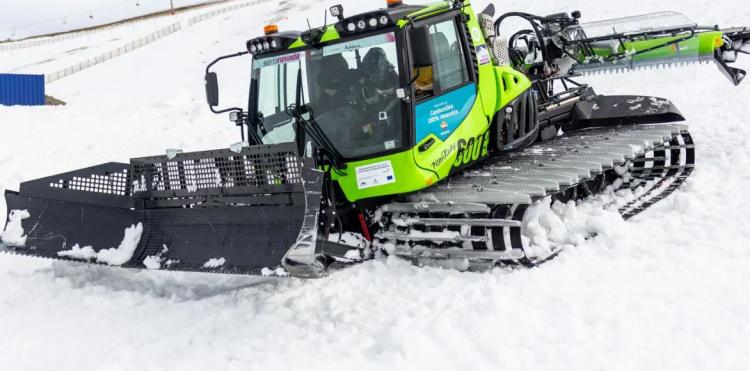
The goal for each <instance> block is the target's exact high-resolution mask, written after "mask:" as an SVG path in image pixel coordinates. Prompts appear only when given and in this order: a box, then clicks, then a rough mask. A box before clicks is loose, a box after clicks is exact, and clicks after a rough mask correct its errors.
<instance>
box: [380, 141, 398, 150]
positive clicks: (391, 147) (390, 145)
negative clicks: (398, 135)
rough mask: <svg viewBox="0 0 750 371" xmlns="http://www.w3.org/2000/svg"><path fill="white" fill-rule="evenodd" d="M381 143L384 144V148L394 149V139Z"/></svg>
mask: <svg viewBox="0 0 750 371" xmlns="http://www.w3.org/2000/svg"><path fill="white" fill-rule="evenodd" d="M383 144H384V145H385V149H394V148H396V141H395V140H389V141H387V142H385V143H383Z"/></svg>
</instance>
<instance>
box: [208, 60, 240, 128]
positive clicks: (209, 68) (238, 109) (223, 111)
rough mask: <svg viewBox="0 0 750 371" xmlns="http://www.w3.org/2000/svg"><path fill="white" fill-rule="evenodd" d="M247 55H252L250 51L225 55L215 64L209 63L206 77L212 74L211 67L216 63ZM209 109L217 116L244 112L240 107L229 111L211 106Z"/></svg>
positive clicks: (228, 109)
mask: <svg viewBox="0 0 750 371" xmlns="http://www.w3.org/2000/svg"><path fill="white" fill-rule="evenodd" d="M245 54H250V52H249V51H242V52H238V53H234V54H228V55H224V56H221V57H219V58H216V59H214V61H213V62H211V63H209V64H208V66H206V75H208V74H209V73H210V72H211V67H213V66H214V65H215V64H216V63H219V62H220V61H222V60H224V59H229V58H235V57H239V56H243V55H245ZM208 108H209V109H211V112H213V113H216V114H220V113H225V112H230V111H237V112H240V113H241V112H243V110H242V108H239V107H232V108H227V109H223V110H216V109H214V107H213V106H211V105H209V106H208Z"/></svg>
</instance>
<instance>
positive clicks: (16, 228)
mask: <svg viewBox="0 0 750 371" xmlns="http://www.w3.org/2000/svg"><path fill="white" fill-rule="evenodd" d="M30 217H31V214H29V212H28V210H11V211H10V215H9V216H8V224H7V225H6V226H5V230H4V231H3V233H2V235H0V241H2V242H3V243H4V244H6V245H7V246H15V247H23V246H26V235H24V231H23V225H22V224H21V222H22V221H23V220H24V219H28V218H30Z"/></svg>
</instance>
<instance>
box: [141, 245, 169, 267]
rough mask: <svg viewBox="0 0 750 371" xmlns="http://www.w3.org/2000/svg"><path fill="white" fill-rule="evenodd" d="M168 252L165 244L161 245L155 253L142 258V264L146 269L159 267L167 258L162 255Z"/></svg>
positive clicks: (167, 263)
mask: <svg viewBox="0 0 750 371" xmlns="http://www.w3.org/2000/svg"><path fill="white" fill-rule="evenodd" d="M168 252H169V248H168V247H167V245H162V250H161V251H160V252H159V253H158V254H156V255H149V256H147V257H146V258H145V259H143V265H144V266H145V267H146V268H147V269H161V266H162V264H163V263H164V261H165V260H167V259H166V258H165V257H164V255H165V254H166V253H168ZM165 265H167V266H169V265H171V263H170V261H167V262H166V264H165Z"/></svg>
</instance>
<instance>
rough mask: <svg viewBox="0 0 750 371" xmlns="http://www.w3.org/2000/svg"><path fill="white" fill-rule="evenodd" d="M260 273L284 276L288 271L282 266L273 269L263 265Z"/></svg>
mask: <svg viewBox="0 0 750 371" xmlns="http://www.w3.org/2000/svg"><path fill="white" fill-rule="evenodd" d="M260 275H261V276H263V277H286V276H288V275H289V273H288V272H287V271H286V269H284V267H276V268H275V269H271V268H268V267H264V268H263V269H261V270H260Z"/></svg>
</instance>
